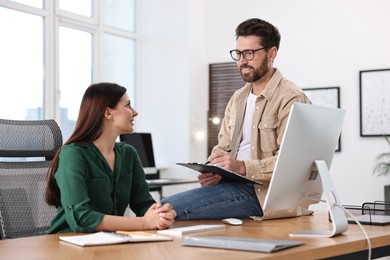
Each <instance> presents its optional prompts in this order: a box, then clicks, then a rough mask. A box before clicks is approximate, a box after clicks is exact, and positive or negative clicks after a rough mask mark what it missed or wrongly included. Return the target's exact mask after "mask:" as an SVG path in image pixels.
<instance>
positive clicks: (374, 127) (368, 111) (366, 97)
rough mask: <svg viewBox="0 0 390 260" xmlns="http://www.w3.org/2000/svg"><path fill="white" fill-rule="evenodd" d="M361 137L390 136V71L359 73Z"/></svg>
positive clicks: (378, 70)
mask: <svg viewBox="0 0 390 260" xmlns="http://www.w3.org/2000/svg"><path fill="white" fill-rule="evenodd" d="M359 93H360V136H362V137H370V136H384V135H390V69H376V70H361V71H360V72H359Z"/></svg>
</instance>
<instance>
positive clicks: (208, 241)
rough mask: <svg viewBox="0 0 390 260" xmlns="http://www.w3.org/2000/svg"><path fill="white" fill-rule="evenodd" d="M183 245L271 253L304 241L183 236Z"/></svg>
mask: <svg viewBox="0 0 390 260" xmlns="http://www.w3.org/2000/svg"><path fill="white" fill-rule="evenodd" d="M181 243H182V245H184V246H197V247H211V248H221V249H231V250H243V251H255V252H264V253H271V252H276V251H279V250H283V249H287V248H290V247H295V246H300V245H303V244H304V243H303V242H302V241H298V240H274V239H260V238H243V237H226V236H210V237H184V238H182V240H181Z"/></svg>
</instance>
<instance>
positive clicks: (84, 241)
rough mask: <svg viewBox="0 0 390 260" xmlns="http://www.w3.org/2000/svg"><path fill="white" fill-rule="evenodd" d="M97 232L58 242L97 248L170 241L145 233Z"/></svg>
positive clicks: (62, 239) (65, 238)
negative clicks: (100, 246)
mask: <svg viewBox="0 0 390 260" xmlns="http://www.w3.org/2000/svg"><path fill="white" fill-rule="evenodd" d="M118 232H120V233H122V234H120V233H114V232H97V233H93V234H88V235H76V236H60V240H61V241H64V242H67V243H71V244H74V245H78V246H99V245H112V244H122V243H134V242H153V241H171V240H172V238H171V237H166V236H161V235H156V234H152V233H147V232H141V231H135V232H124V231H118Z"/></svg>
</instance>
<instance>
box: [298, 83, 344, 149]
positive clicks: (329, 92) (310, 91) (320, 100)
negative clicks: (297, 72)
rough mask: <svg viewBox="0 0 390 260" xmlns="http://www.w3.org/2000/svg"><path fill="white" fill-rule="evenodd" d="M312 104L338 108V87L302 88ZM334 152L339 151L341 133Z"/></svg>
mask: <svg viewBox="0 0 390 260" xmlns="http://www.w3.org/2000/svg"><path fill="white" fill-rule="evenodd" d="M302 90H303V92H305V94H306V95H307V97H308V98H309V99H310V101H311V102H312V104H313V105H317V106H325V107H333V108H340V87H320V88H303V89H302ZM335 151H336V152H341V135H340V137H339V141H338V143H337V147H336V150H335Z"/></svg>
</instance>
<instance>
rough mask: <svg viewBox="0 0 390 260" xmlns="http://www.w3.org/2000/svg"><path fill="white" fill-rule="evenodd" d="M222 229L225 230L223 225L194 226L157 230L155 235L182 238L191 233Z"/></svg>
mask: <svg viewBox="0 0 390 260" xmlns="http://www.w3.org/2000/svg"><path fill="white" fill-rule="evenodd" d="M223 228H225V225H195V226H185V227H178V228H170V229H164V230H158V231H157V234H159V235H164V236H182V235H186V234H191V233H198V232H203V231H210V230H217V229H223Z"/></svg>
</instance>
